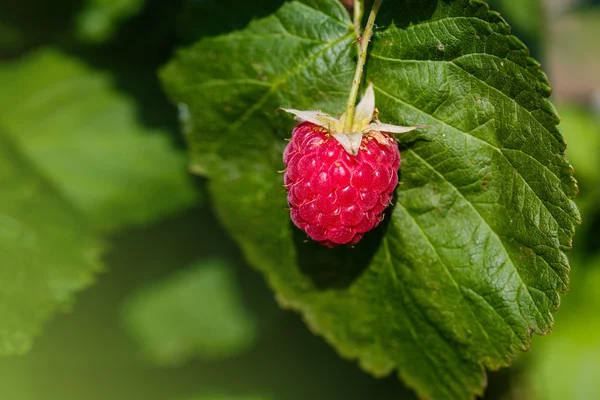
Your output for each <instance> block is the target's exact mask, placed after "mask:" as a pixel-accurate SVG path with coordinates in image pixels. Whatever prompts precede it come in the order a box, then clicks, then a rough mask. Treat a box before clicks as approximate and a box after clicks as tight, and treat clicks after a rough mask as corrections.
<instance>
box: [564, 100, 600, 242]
mask: <svg viewBox="0 0 600 400" xmlns="http://www.w3.org/2000/svg"><path fill="white" fill-rule="evenodd" d="M560 110H561V116H562V123H561V126H562V130H563V132H564V135H565V138H566V140H567V144H568V152H567V154H568V156H569V160H570V161H571V162H572V163H573V166H574V167H575V171H576V172H577V178H578V180H579V185H580V188H581V192H580V195H579V197H578V199H577V204H578V205H579V207H580V209H581V212H582V215H583V220H584V224H583V226H582V228H584V229H586V230H588V229H593V228H594V226H593V225H592V224H589V223H587V222H591V221H590V217H592V216H593V214H595V213H598V204H600V186H599V185H598V184H599V183H600V157H598V155H599V154H600V117H599V116H598V115H596V114H594V113H593V112H592V111H590V110H587V109H585V108H581V107H576V106H565V107H561V108H560ZM578 237H579V235H578Z"/></svg>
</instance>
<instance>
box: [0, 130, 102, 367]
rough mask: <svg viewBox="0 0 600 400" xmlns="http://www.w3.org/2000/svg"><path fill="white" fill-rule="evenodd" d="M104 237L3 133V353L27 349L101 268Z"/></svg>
mask: <svg viewBox="0 0 600 400" xmlns="http://www.w3.org/2000/svg"><path fill="white" fill-rule="evenodd" d="M101 247H102V246H101V243H100V241H99V240H98V238H96V237H95V236H94V235H93V234H92V233H91V231H90V229H89V228H88V227H87V226H86V225H85V224H84V223H83V222H82V218H81V216H80V215H79V214H78V213H77V212H76V211H75V210H73V209H72V207H70V205H69V204H67V202H65V201H64V199H63V198H62V197H61V196H60V195H59V194H58V193H57V192H56V191H55V190H54V189H53V188H52V187H51V186H50V185H48V184H47V182H46V181H45V180H44V178H43V177H42V176H41V175H40V174H38V172H37V171H36V170H35V169H34V168H32V167H31V165H29V163H28V162H27V160H26V159H25V158H23V157H22V155H21V154H20V153H19V152H18V151H17V149H16V148H15V147H14V146H13V144H12V143H11V142H10V141H9V139H8V138H7V137H6V135H4V134H3V133H0V260H2V261H1V264H0V294H1V295H0V356H6V355H11V354H23V353H25V352H26V351H27V350H29V348H30V347H31V344H32V340H33V337H34V336H36V335H37V334H38V333H39V331H40V329H41V326H42V324H43V323H45V322H46V320H47V319H48V318H49V317H50V316H51V315H52V314H54V313H55V312H57V311H60V310H65V309H66V308H67V307H68V306H69V305H70V303H71V301H72V297H73V294H74V293H76V292H78V291H80V290H82V289H84V288H86V287H87V286H89V285H90V284H91V283H92V281H93V275H94V272H97V271H98V270H99V269H100V263H99V253H100V249H101Z"/></svg>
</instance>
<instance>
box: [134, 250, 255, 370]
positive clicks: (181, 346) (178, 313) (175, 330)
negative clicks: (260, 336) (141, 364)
mask: <svg viewBox="0 0 600 400" xmlns="http://www.w3.org/2000/svg"><path fill="white" fill-rule="evenodd" d="M124 321H125V325H126V327H127V328H128V331H129V332H130V334H131V335H132V336H133V337H134V338H135V339H136V341H137V342H138V343H139V345H140V346H141V348H142V350H143V352H144V354H145V355H146V356H147V358H148V359H150V360H151V361H152V362H154V363H156V364H158V365H179V364H182V363H183V362H185V361H188V360H190V359H192V358H196V357H198V358H202V359H209V360H210V359H220V358H227V357H231V356H233V355H236V354H239V353H240V352H243V351H244V350H247V349H248V348H249V347H250V346H251V345H252V344H253V343H254V341H255V340H256V336H257V327H256V322H255V321H254V319H253V318H252V316H251V315H250V314H249V313H248V312H247V311H246V310H245V309H244V305H243V303H242V299H241V298H240V290H239V288H238V285H237V283H236V282H235V278H234V276H233V272H232V270H231V268H230V266H229V265H227V264H225V263H224V262H219V261H206V262H202V263H198V264H197V265H194V266H192V267H190V269H189V270H185V271H183V272H182V273H180V274H178V275H176V276H173V277H171V278H169V279H168V280H166V281H164V282H159V283H157V284H154V285H151V286H148V287H145V288H143V289H142V290H141V291H140V292H139V293H137V294H136V295H135V296H134V297H133V298H132V299H131V300H130V301H129V302H128V303H127V306H126V307H125V312H124Z"/></svg>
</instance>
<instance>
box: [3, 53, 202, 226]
mask: <svg viewBox="0 0 600 400" xmlns="http://www.w3.org/2000/svg"><path fill="white" fill-rule="evenodd" d="M0 82H1V84H2V86H1V88H0V108H1V109H2V114H0V124H2V125H3V126H4V127H6V129H7V130H8V132H9V133H10V134H11V135H12V137H13V138H14V140H15V142H16V144H17V145H18V146H19V147H20V149H21V150H22V151H23V153H24V154H25V155H26V156H27V157H28V159H29V160H31V161H32V162H34V163H35V164H36V165H37V167H38V168H39V169H40V170H42V171H43V172H44V174H45V175H46V176H47V177H49V178H50V179H51V180H52V182H53V183H54V184H55V186H56V187H57V189H59V190H60V191H61V192H62V193H63V194H64V195H65V197H66V198H67V199H68V200H69V201H70V202H71V203H72V204H74V205H75V206H76V207H78V208H79V209H81V210H82V211H83V212H84V213H85V214H86V215H87V216H88V217H89V218H90V219H91V221H92V222H93V223H95V224H96V225H97V226H98V227H100V228H101V229H104V230H111V229H115V228H121V227H124V226H127V225H129V224H138V223H144V222H148V221H152V220H154V219H156V218H158V217H162V216H165V215H168V214H170V213H173V212H175V211H178V210H180V209H181V208H184V207H187V206H189V205H191V204H192V203H194V202H195V201H196V199H197V193H196V191H195V190H194V187H193V185H192V183H191V181H190V179H189V178H188V176H187V174H186V172H185V157H184V156H183V154H181V152H178V151H177V150H176V149H175V148H174V147H173V145H172V144H171V143H170V140H169V138H168V136H167V135H166V134H165V132H161V131H157V130H154V129H148V128H146V127H144V126H143V125H142V124H141V123H140V122H139V121H138V119H137V115H136V114H137V112H138V110H137V109H136V106H135V104H134V103H133V101H132V100H131V99H129V98H127V97H126V96H124V95H122V94H120V93H118V92H117V91H116V89H115V88H113V87H112V85H113V83H112V82H111V79H110V78H109V77H108V76H106V75H104V74H101V73H99V72H96V71H94V70H92V69H91V68H89V67H87V66H86V65H84V64H82V63H81V62H79V61H77V60H75V59H72V58H70V57H68V56H66V55H64V54H61V53H59V52H57V51H54V50H42V51H40V52H37V53H34V54H33V55H30V56H28V57H27V58H25V59H23V60H22V61H19V62H16V63H14V64H6V65H4V66H2V67H0Z"/></svg>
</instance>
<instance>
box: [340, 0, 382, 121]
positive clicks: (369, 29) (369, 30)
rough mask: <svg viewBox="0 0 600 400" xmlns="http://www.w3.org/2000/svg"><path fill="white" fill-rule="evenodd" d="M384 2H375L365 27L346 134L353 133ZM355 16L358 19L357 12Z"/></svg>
mask: <svg viewBox="0 0 600 400" xmlns="http://www.w3.org/2000/svg"><path fill="white" fill-rule="evenodd" d="M382 2H383V0H375V3H373V8H372V9H371V14H370V15H369V20H368V21H367V26H365V32H364V34H363V35H362V37H361V38H360V47H359V52H358V63H357V65H356V72H355V73H354V80H353V81H352V89H351V90H350V97H348V105H347V107H346V121H345V122H344V133H351V132H350V131H351V130H352V123H353V122H354V107H355V106H356V98H357V97H358V89H359V88H360V84H361V82H362V75H363V70H364V68H365V63H366V62H367V49H368V47H369V42H371V38H372V37H373V28H374V26H375V18H376V17H377V13H378V12H379V8H380V7H381V3H382ZM357 3H358V2H357ZM354 15H355V17H356V10H355V14H354ZM359 26H360V24H359Z"/></svg>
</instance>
